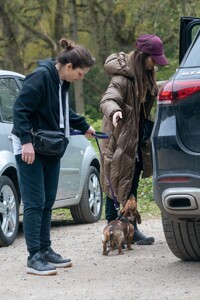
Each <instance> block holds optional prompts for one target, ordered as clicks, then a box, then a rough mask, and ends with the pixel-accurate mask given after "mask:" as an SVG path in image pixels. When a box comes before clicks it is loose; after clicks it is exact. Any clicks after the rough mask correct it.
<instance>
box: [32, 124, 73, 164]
mask: <svg viewBox="0 0 200 300" xmlns="http://www.w3.org/2000/svg"><path fill="white" fill-rule="evenodd" d="M68 143H69V141H68V139H67V138H66V137H65V134H64V132H62V131H51V130H45V129H38V130H36V131H35V132H34V133H33V147H34V149H35V151H36V152H37V153H38V154H41V155H45V156H53V157H54V158H58V159H59V158H61V157H62V156H63V155H64V153H65V150H66V148H67V145H68Z"/></svg>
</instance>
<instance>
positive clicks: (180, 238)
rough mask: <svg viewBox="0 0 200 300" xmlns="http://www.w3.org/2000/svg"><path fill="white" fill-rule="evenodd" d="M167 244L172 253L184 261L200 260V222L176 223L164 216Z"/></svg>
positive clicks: (163, 222)
mask: <svg viewBox="0 0 200 300" xmlns="http://www.w3.org/2000/svg"><path fill="white" fill-rule="evenodd" d="M162 224H163V230H164V234H165V238H166V241H167V244H168V246H169V248H170V250H171V251H172V253H173V254H174V255H175V256H177V257H178V258H180V259H182V260H190V261H192V260H193V261H199V260H200V247H199V240H200V222H175V221H172V220H170V219H169V218H168V217H167V216H164V215H162Z"/></svg>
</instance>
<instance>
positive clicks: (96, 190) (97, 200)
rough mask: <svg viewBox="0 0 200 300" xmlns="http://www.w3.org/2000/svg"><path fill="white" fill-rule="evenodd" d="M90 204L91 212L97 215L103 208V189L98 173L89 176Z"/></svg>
mask: <svg viewBox="0 0 200 300" xmlns="http://www.w3.org/2000/svg"><path fill="white" fill-rule="evenodd" d="M89 206H90V210H91V213H92V214H93V215H94V216H95V217H96V216H97V215H98V214H99V212H100V210H101V189H100V183H99V179H98V178H97V176H96V174H92V175H91V176H90V178H89Z"/></svg>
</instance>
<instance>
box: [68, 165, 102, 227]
mask: <svg viewBox="0 0 200 300" xmlns="http://www.w3.org/2000/svg"><path fill="white" fill-rule="evenodd" d="M102 206H103V195H102V190H101V186H100V179H99V172H98V171H97V169H96V168H95V167H93V166H90V168H89V171H88V174H87V175H86V178H85V183H84V187H83V193H82V196H81V200H80V203H79V204H78V205H76V206H73V207H71V208H70V211H71V214H72V217H73V219H74V221H75V222H76V223H94V222H97V221H98V220H99V219H100V217H101V213H102Z"/></svg>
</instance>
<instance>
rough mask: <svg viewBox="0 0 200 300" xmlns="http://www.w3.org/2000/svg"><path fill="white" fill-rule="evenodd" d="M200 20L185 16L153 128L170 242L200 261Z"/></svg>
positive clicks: (157, 187)
mask: <svg viewBox="0 0 200 300" xmlns="http://www.w3.org/2000/svg"><path fill="white" fill-rule="evenodd" d="M199 49H200V19H197V18H191V17H183V18H181V28H180V56H179V61H180V66H179V68H178V69H177V70H176V72H175V74H174V75H173V76H172V77H171V78H170V79H169V80H168V81H167V82H166V83H165V84H164V85H163V86H162V87H161V89H160V91H159V95H158V100H157V104H158V109H157V116H156V120H155V125H154V129H153V133H152V155H153V169H154V173H153V190H154V198H155V201H156V203H157V204H158V206H159V208H160V210H161V212H162V224H163V230H164V234H165V238H166V241H167V243H168V246H169V248H170V250H171V251H172V253H173V254H174V255H175V256H177V257H178V258H180V259H182V260H196V261H199V260H200V52H199Z"/></svg>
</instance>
